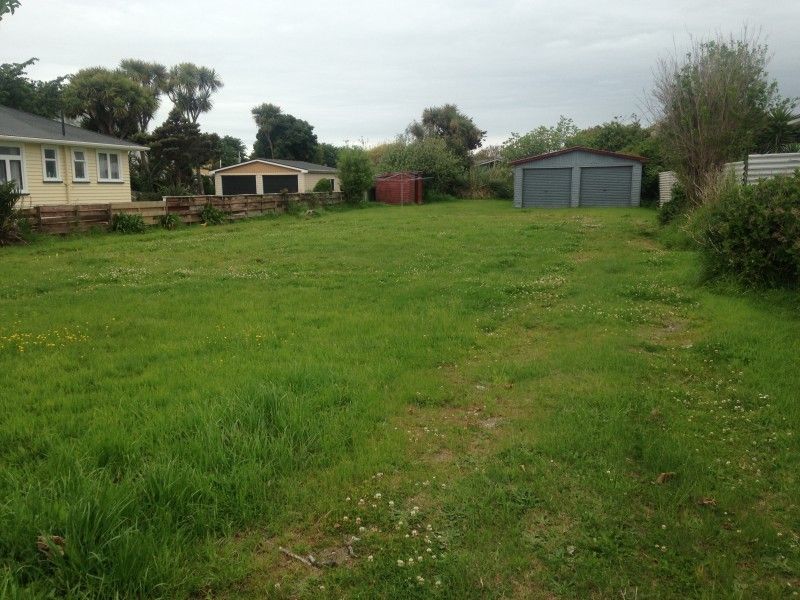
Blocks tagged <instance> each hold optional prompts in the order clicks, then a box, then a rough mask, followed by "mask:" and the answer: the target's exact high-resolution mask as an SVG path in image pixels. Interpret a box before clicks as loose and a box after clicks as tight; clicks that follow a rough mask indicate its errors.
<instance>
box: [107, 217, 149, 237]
mask: <svg viewBox="0 0 800 600" xmlns="http://www.w3.org/2000/svg"><path fill="white" fill-rule="evenodd" d="M111 230H112V231H116V232H117V233H143V232H145V231H147V225H145V222H144V219H143V218H142V215H137V214H128V213H117V214H115V215H114V217H113V218H112V220H111Z"/></svg>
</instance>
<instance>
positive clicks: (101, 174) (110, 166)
mask: <svg viewBox="0 0 800 600" xmlns="http://www.w3.org/2000/svg"><path fill="white" fill-rule="evenodd" d="M97 181H122V175H121V174H120V170H119V154H115V153H114V152H98V153H97Z"/></svg>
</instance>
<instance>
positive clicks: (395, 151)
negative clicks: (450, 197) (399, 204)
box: [378, 137, 467, 194]
mask: <svg viewBox="0 0 800 600" xmlns="http://www.w3.org/2000/svg"><path fill="white" fill-rule="evenodd" d="M378 170H379V172H381V173H389V172H394V171H415V172H418V173H421V174H422V176H423V177H425V188H426V190H431V191H435V192H440V193H443V194H457V193H458V192H459V191H461V190H462V189H464V187H465V186H466V183H467V182H466V171H465V169H464V164H463V163H462V161H461V159H460V158H459V157H458V156H456V155H455V154H454V153H453V151H452V150H450V148H449V147H448V146H447V143H446V142H445V141H444V140H443V139H442V138H438V137H428V138H424V139H422V140H415V141H408V140H407V139H405V138H400V139H398V140H397V141H396V142H394V143H393V144H390V145H389V146H387V147H386V148H385V150H384V152H383V155H382V157H381V161H380V164H379V165H378Z"/></svg>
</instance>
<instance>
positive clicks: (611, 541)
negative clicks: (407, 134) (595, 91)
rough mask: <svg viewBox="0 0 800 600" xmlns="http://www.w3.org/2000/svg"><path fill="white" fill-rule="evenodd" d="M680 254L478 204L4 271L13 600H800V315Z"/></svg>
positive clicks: (110, 246) (65, 257) (644, 238)
mask: <svg viewBox="0 0 800 600" xmlns="http://www.w3.org/2000/svg"><path fill="white" fill-rule="evenodd" d="M671 247H673V248H675V249H667V248H666V247H665V246H664V245H662V244H661V242H660V241H659V239H658V229H657V226H656V225H655V216H654V214H653V213H651V212H649V211H645V210H597V211H518V210H514V209H512V208H511V207H510V206H509V205H508V203H505V202H493V201H486V202H469V201H461V202H444V203H438V204H433V205H426V206H422V207H404V208H386V207H376V208H370V209H363V210H345V211H333V212H325V213H323V214H322V216H321V217H318V218H314V219H302V218H296V217H289V216H287V217H281V218H276V219H263V220H253V221H249V222H240V223H237V224H235V225H226V226H220V227H208V228H202V227H191V228H182V229H179V230H177V231H171V232H167V231H151V232H149V233H146V234H144V235H139V236H121V235H98V236H85V237H74V238H68V239H55V238H39V239H37V240H35V242H34V243H32V244H31V245H29V246H25V247H15V248H5V249H3V250H2V253H1V255H0V277H2V282H3V284H2V287H0V315H1V316H2V317H1V318H0V374H2V382H0V384H1V386H0V390H2V392H1V393H0V597H4V598H5V597H9V598H16V597H21V598H23V597H50V596H56V597H75V598H82V597H90V598H110V597H115V596H118V597H148V598H149V597H167V598H173V597H214V598H217V597H221V598H248V597H258V598H261V597H276V598H283V597H286V598H290V597H307V598H318V597H326V596H329V597H333V598H339V597H354V598H374V597H396V598H415V597H441V598H470V597H472V598H486V597H489V598H492V597H496V598H500V597H521V598H552V597H564V598H573V597H584V598H585V597H597V598H605V597H608V598H612V597H613V598H620V597H622V598H686V597H697V598H784V597H787V596H789V597H791V596H792V595H793V594H795V593H796V592H797V591H798V590H800V549H799V544H800V540H799V539H798V535H800V508H799V507H798V498H800V484H798V478H797V474H798V472H799V471H798V468H797V465H798V464H800V460H799V459H800V444H798V435H799V434H798V423H799V422H800V413H799V410H798V406H800V404H798V401H797V400H798V396H797V394H798V390H800V369H798V364H799V363H800V343H798V340H800V311H798V309H799V308H800V302H798V298H797V295H796V294H795V295H792V294H790V293H772V294H760V295H756V294H753V293H743V292H740V291H737V290H735V289H734V290H731V289H712V288H707V287H702V286H700V285H698V283H697V281H698V269H697V266H696V262H697V261H696V256H695V255H694V254H693V253H692V252H691V251H688V250H685V249H681V247H680V246H679V245H673V246H671ZM662 473H674V475H672V476H669V477H662V478H661V480H662V482H661V483H658V480H659V475H660V474H662ZM362 527H363V528H364V529H363V531H362V530H361V529H360V528H362ZM353 535H355V536H357V537H358V538H359V540H357V541H352V536H353ZM40 536H41V541H44V542H45V544H46V543H47V540H52V539H53V538H52V536H60V537H62V538H63V539H64V540H65V542H64V550H63V552H62V550H61V548H60V546H58V545H57V544H54V543H53V542H52V541H51V542H50V544H51V545H50V547H49V548H44V549H40V548H37V538H40ZM348 544H350V545H351V546H352V548H353V551H354V554H355V555H356V557H351V556H348V552H347V551H346V550H345V549H346V546H347V545H348ZM279 547H288V548H290V549H292V550H293V551H294V552H297V553H303V554H308V553H311V554H313V555H315V556H317V557H320V558H321V559H324V557H326V556H328V555H329V554H332V553H334V552H338V553H339V563H342V562H343V563H345V564H340V566H337V567H324V568H322V569H311V568H308V567H306V566H305V565H302V564H301V563H299V561H295V560H292V559H289V558H287V557H286V556H285V555H284V554H282V553H281V552H280V551H279ZM429 549H430V551H429ZM434 556H435V558H434ZM419 557H422V558H423V560H422V561H420V560H419ZM409 559H412V560H411V561H409ZM398 561H402V566H399V564H398ZM420 579H421V581H420Z"/></svg>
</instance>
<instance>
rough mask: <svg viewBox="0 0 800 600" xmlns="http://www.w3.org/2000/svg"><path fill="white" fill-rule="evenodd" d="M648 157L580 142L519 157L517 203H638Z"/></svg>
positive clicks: (526, 205)
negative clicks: (551, 150) (609, 150)
mask: <svg viewBox="0 0 800 600" xmlns="http://www.w3.org/2000/svg"><path fill="white" fill-rule="evenodd" d="M645 162H647V159H645V158H643V157H641V156H633V155H630V154H620V153H619V152H608V151H606V150H595V149H593V148H584V147H581V146H576V147H573V148H565V149H564V150H558V151H556V152H550V153H547V154H540V155H539V156H532V157H530V158H523V159H520V160H517V161H514V162H512V163H511V165H512V166H513V168H514V206H515V207H517V208H531V207H541V208H569V207H578V206H587V207H600V206H613V207H626V206H639V202H640V200H641V194H642V164H643V163H645Z"/></svg>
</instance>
